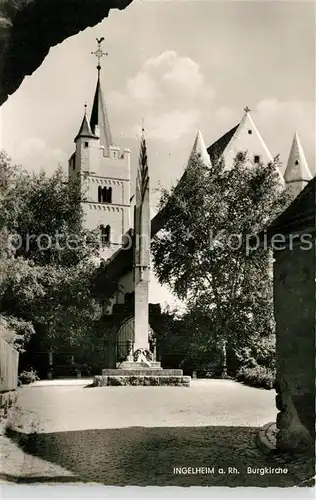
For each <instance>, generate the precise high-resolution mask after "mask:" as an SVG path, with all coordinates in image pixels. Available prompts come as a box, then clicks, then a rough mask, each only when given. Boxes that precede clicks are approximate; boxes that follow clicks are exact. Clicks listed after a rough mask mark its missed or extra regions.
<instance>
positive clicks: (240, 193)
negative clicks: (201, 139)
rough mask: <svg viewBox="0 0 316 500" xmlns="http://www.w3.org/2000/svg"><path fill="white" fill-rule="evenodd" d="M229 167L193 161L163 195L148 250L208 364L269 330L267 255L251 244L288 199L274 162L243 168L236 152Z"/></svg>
mask: <svg viewBox="0 0 316 500" xmlns="http://www.w3.org/2000/svg"><path fill="white" fill-rule="evenodd" d="M232 167H233V168H230V169H226V168H225V165H224V163H223V161H219V162H218V163H217V164H216V165H214V166H213V167H211V168H209V167H206V166H205V165H204V164H203V163H202V161H201V159H200V158H199V156H197V155H195V156H194V155H193V156H192V157H191V159H190V162H189V165H188V167H187V169H186V172H185V174H184V176H183V177H182V179H181V181H180V182H179V184H178V185H177V186H176V187H175V188H173V189H172V190H171V191H170V192H167V191H165V192H164V193H163V195H162V198H161V206H163V207H165V208H164V210H165V220H166V223H165V226H164V229H163V231H161V232H160V233H158V234H157V235H156V236H155V239H154V241H153V244H152V252H153V257H154V267H155V270H156V273H157V275H158V278H159V280H160V282H161V283H165V284H168V285H169V286H170V287H171V288H172V290H173V291H174V292H175V293H176V295H177V296H178V297H179V298H181V299H183V300H186V302H187V304H188V308H189V315H190V317H191V318H192V326H193V330H192V331H193V335H192V338H191V344H190V349H191V351H192V352H191V355H193V351H194V352H195V357H196V359H200V358H201V356H202V357H203V356H204V354H205V356H206V357H207V356H208V357H209V359H210V358H211V353H212V349H213V348H214V346H217V347H216V349H217V351H218V350H219V349H220V348H219V346H220V345H223V344H222V342H223V340H225V341H227V342H229V343H230V345H231V346H232V347H233V348H237V347H238V346H248V345H250V344H252V340H251V339H253V338H254V337H256V338H258V336H269V335H271V334H272V333H273V331H274V322H273V307H272V267H271V265H272V255H271V252H270V251H269V250H268V249H265V248H262V247H260V246H259V244H257V245H255V244H254V243H256V235H257V234H258V233H259V232H260V231H261V230H262V229H263V227H264V226H265V225H267V224H268V223H269V222H270V221H271V220H273V219H274V218H275V217H276V216H277V215H278V214H279V213H280V212H281V211H282V210H283V209H284V208H285V206H286V205H287V203H288V202H289V201H290V198H289V193H288V192H287V191H285V190H284V189H283V188H282V186H281V185H280V177H279V175H278V173H277V170H276V168H277V160H276V161H275V162H274V163H272V164H269V165H262V164H258V165H256V164H254V165H252V166H251V167H249V162H248V160H247V158H246V156H245V155H244V154H239V155H238V156H237V158H236V159H235V162H234V165H233V166H232ZM255 247H256V248H255ZM190 317H187V320H188V321H190ZM194 323H195V327H194Z"/></svg>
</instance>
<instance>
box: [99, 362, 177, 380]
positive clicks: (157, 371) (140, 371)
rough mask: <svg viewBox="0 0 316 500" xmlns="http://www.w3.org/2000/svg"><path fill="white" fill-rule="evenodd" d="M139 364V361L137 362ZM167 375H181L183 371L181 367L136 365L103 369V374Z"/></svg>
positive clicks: (120, 375)
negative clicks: (166, 367)
mask: <svg viewBox="0 0 316 500" xmlns="http://www.w3.org/2000/svg"><path fill="white" fill-rule="evenodd" d="M137 364H138V363H137ZM140 375H143V376H147V375H148V376H160V375H163V376H167V377H170V376H171V377H174V376H176V377H181V376H182V375H183V371H182V370H180V369H169V370H168V369H163V368H161V367H160V368H149V367H148V366H147V367H138V366H137V365H136V367H134V368H106V369H104V370H102V376H103V377H107V376H118V377H122V376H127V377H128V376H140Z"/></svg>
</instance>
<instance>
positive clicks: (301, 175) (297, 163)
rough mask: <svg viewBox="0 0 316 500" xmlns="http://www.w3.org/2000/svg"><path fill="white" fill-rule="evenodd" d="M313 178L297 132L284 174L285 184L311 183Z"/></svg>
mask: <svg viewBox="0 0 316 500" xmlns="http://www.w3.org/2000/svg"><path fill="white" fill-rule="evenodd" d="M312 178H313V176H312V174H311V171H310V170H309V167H308V164H307V160H306V157H305V154H304V150H303V147H302V144H301V141H300V138H299V135H298V133H297V132H295V134H294V138H293V142H292V147H291V151H290V155H289V159H288V162H287V166H286V169H285V173H284V179H285V182H295V181H310V180H311V179H312Z"/></svg>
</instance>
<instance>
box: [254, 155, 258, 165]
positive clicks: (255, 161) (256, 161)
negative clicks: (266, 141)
mask: <svg viewBox="0 0 316 500" xmlns="http://www.w3.org/2000/svg"><path fill="white" fill-rule="evenodd" d="M253 161H254V163H260V156H259V155H255V156H254V157H253Z"/></svg>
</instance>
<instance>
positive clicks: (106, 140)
mask: <svg viewBox="0 0 316 500" xmlns="http://www.w3.org/2000/svg"><path fill="white" fill-rule="evenodd" d="M103 41H104V37H101V38H97V44H98V47H97V49H96V50H95V51H94V52H91V54H93V55H94V56H96V57H97V59H98V65H97V70H98V79H97V86H96V90H95V94H94V99H93V106H92V111H91V118H90V126H91V130H92V132H93V133H94V134H95V135H96V136H98V137H100V144H101V146H105V147H106V148H109V147H110V146H113V140H112V134H111V130H110V123H109V118H108V115H107V111H106V106H105V102H104V98H103V94H102V89H101V81H100V74H101V59H102V57H104V56H107V55H108V52H104V51H103V50H102V42H103Z"/></svg>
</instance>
